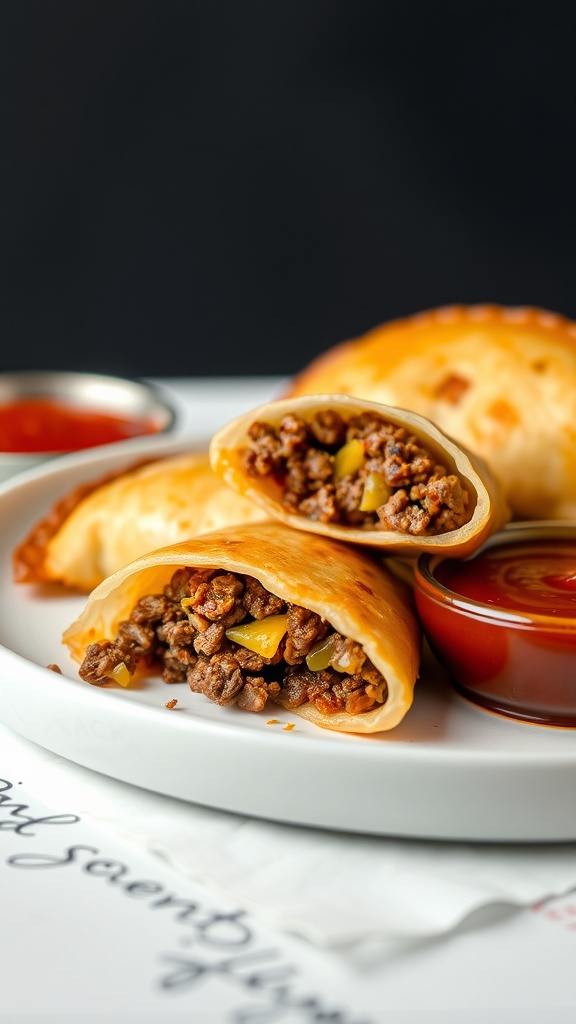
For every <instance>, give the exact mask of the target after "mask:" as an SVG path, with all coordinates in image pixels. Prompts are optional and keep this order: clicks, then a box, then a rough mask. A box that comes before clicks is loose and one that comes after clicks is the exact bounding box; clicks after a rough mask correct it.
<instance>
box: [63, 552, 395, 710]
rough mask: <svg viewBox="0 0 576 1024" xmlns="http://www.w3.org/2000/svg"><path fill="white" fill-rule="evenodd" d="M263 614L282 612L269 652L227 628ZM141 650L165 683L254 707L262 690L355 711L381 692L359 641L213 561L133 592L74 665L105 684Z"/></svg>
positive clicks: (278, 697)
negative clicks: (127, 609) (126, 610)
mask: <svg viewBox="0 0 576 1024" xmlns="http://www.w3.org/2000/svg"><path fill="white" fill-rule="evenodd" d="M270 615H274V616H279V615H284V616H286V621H285V626H286V629H285V633H284V635H283V637H282V639H281V640H280V643H279V646H278V648H277V650H276V651H275V653H274V654H273V655H272V656H270V657H263V656H262V655H261V654H258V653H255V652H254V651H251V650H249V649H248V648H247V647H244V646H242V645H241V644H239V643H236V642H235V641H233V640H231V639H229V638H228V637H227V636H226V632H227V630H229V629H230V628H231V627H233V626H238V625H243V626H245V625H247V624H250V623H253V622H258V621H260V620H262V619H265V618H267V617H268V616H270ZM319 647H322V649H323V650H324V649H326V650H327V652H328V654H327V655H326V654H325V655H324V660H326V657H329V658H330V660H329V662H328V664H326V665H324V663H322V667H321V668H320V669H319V670H314V669H311V668H310V667H309V666H308V664H307V661H306V659H307V657H309V658H311V659H312V660H313V656H314V653H315V652H317V651H318V649H319ZM311 652H312V654H311ZM316 657H317V655H316ZM142 660H144V661H145V663H146V664H147V665H150V666H152V665H157V664H161V666H162V675H163V678H164V680H165V682H167V683H175V682H183V681H187V682H188V685H189V686H190V689H191V690H192V691H193V692H195V693H203V694H204V695H205V696H206V697H208V698H209V699H210V700H213V701H215V702H216V703H217V704H221V705H228V704H236V705H237V706H238V707H239V708H242V709H243V710H245V711H262V709H263V708H264V706H265V704H266V702H267V700H268V699H269V698H271V699H272V700H273V701H275V702H276V703H277V704H280V705H282V706H283V707H284V708H286V709H288V710H290V709H293V708H297V707H299V706H300V705H301V704H304V703H305V702H307V701H309V702H310V703H312V704H313V705H314V706H315V707H316V708H317V709H318V711H320V712H321V713H322V714H324V715H331V714H335V713H336V712H338V711H346V712H348V714H351V715H358V714H361V713H362V712H364V711H370V710H372V709H373V708H375V707H377V706H378V705H379V704H382V703H384V702H385V700H386V697H387V691H386V683H385V680H384V678H383V676H382V675H381V673H380V672H379V671H378V670H377V669H376V668H375V667H374V665H373V664H372V663H371V661H370V660H369V659H368V658H367V657H366V654H365V653H364V650H363V648H362V647H361V645H360V644H359V643H356V641H354V640H350V639H349V638H346V637H343V636H341V634H340V633H338V632H336V631H335V630H334V629H333V628H332V626H331V625H330V624H329V623H328V622H326V620H325V619H323V618H321V617H320V616H319V615H316V614H315V613H314V612H311V611H308V610H307V609H306V608H301V607H300V606H299V605H295V604H289V603H286V602H284V601H282V600H281V599H280V598H278V597H276V596H275V595H274V594H271V593H270V592H269V591H267V590H266V589H265V588H264V587H263V586H262V585H261V583H259V582H258V580H256V579H254V578H253V577H251V576H243V575H240V574H237V573H231V572H224V571H223V570H219V569H201V570H194V569H189V568H184V569H178V570H177V571H176V572H175V573H174V575H173V577H172V579H171V581H170V583H169V584H168V585H167V586H166V587H165V588H164V592H163V593H162V594H152V595H148V596H146V597H143V598H141V600H140V601H138V604H137V605H136V606H135V608H134V609H133V611H132V614H131V615H130V618H129V619H127V620H126V621H125V622H122V623H120V627H119V629H118V635H117V636H116V639H115V640H113V641H110V640H100V641H98V642H97V643H94V644H91V645H90V646H89V647H88V649H87V651H86V656H85V658H84V661H83V662H82V665H81V666H80V673H79V674H80V677H81V678H82V679H84V680H85V681H86V682H88V683H93V684H95V685H96V686H105V685H107V684H109V683H110V682H114V681H115V680H119V679H120V676H119V673H123V674H126V673H128V674H130V675H132V674H133V673H134V672H135V670H136V668H137V666H138V664H139V662H141V661H142ZM335 666H337V667H335Z"/></svg>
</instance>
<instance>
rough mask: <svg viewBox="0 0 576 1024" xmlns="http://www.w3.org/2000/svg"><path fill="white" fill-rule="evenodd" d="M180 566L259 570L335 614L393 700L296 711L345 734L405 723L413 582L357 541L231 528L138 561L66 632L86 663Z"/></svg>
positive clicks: (411, 670) (273, 527) (315, 607)
mask: <svg viewBox="0 0 576 1024" xmlns="http://www.w3.org/2000/svg"><path fill="white" fill-rule="evenodd" d="M178 566H192V567H206V566H210V567H216V568H221V569H225V570H226V571H228V572H238V573H241V574H245V575H248V576H254V577H256V579H258V580H259V581H260V582H261V583H262V585H263V586H264V587H266V589H267V590H269V591H270V592H271V593H273V594H276V595H277V596H278V597H280V598H282V600H284V601H287V602H290V603H293V604H297V605H300V606H302V607H304V608H307V609H309V610H310V611H313V612H316V613H317V614H318V615H321V616H322V617H323V618H325V619H327V620H328V621H329V622H330V623H331V624H332V625H333V626H334V628H335V629H336V630H338V631H339V632H340V633H341V634H342V635H344V636H347V637H350V638H351V639H353V640H356V641H357V642H358V643H360V644H361V645H362V646H363V648H364V650H365V651H366V653H367V655H368V657H369V658H370V660H371V661H372V662H373V664H374V665H375V666H376V668H377V669H379V671H380V672H381V673H382V675H383V676H384V677H385V679H386V682H387V686H388V697H387V700H386V702H385V704H383V705H380V706H379V707H378V708H376V709H374V710H372V711H368V712H365V713H363V714H360V715H355V716H352V715H349V714H347V713H346V712H338V713H336V714H334V715H322V714H321V713H320V712H319V711H317V710H316V709H315V708H314V707H312V706H311V705H310V704H305V705H302V707H300V708H297V709H296V710H295V711H294V714H298V715H301V716H302V717H304V718H308V719H309V720H310V721H312V722H314V723H315V724H316V725H319V726H322V727H323V728H326V729H334V730H336V731H341V732H359V733H371V732H381V731H384V730H387V729H391V728H393V727H394V726H395V725H397V724H398V723H399V722H400V721H401V720H402V718H403V717H404V715H405V714H406V712H407V710H408V708H409V707H410V705H411V703H412V698H413V692H414V684H415V682H416V678H417V675H418V664H419V655H420V630H419V626H418V623H417V620H416V617H415V614H414V612H413V609H412V601H411V596H410V594H409V591H408V588H407V587H405V586H404V585H403V584H402V583H401V582H400V581H399V580H397V579H395V578H394V577H393V576H392V575H390V574H389V573H387V572H386V570H385V569H383V568H382V567H381V566H380V565H379V564H377V563H376V562H375V561H373V560H372V559H370V558H369V557H367V556H365V555H364V554H363V553H362V552H360V551H358V550H357V549H355V548H352V547H349V546H346V545H344V544H340V543H338V542H336V541H331V540H328V539H327V538H325V537H318V536H313V535H311V534H306V533H303V532H301V531H297V530H291V529H289V528H288V527H286V526H283V525H282V524H281V523H275V522H265V523H261V524H249V525H246V526H238V527H230V528H228V529H225V530H218V531H216V532H214V533H209V534H205V535H204V536H202V537H197V538H195V539H194V540H190V541H187V542H183V543H180V544H173V545H170V546H169V547H165V548H162V549H160V550H159V551H155V552H152V553H151V554H148V555H145V556H143V557H141V558H138V559H136V561H134V562H132V563H131V564H130V565H128V566H125V567H124V568H123V569H121V570H120V571H119V572H117V573H115V574H114V575H113V576H111V577H110V578H109V579H107V580H105V581H104V582H103V583H102V584H101V585H100V586H99V587H97V588H96V590H94V591H93V593H92V594H91V595H90V597H89V599H88V602H87V604H86V607H85V609H84V611H83V613H82V615H81V616H80V618H79V619H77V620H76V622H74V623H73V624H72V625H71V626H70V627H69V628H68V629H67V630H66V632H65V633H64V636H63V641H64V643H65V644H66V645H67V646H68V648H69V650H70V652H71V654H72V656H73V657H74V658H75V659H76V660H77V661H81V660H82V658H83V656H84V653H85V650H86V647H87V646H88V644H90V643H93V642H95V641H98V640H102V639H112V638H113V637H114V636H115V634H116V630H117V626H118V624H119V622H121V621H122V620H123V619H126V618H127V617H128V616H129V614H130V611H131V610H132V608H133V607H134V605H135V604H136V602H137V601H138V600H139V599H140V598H141V597H142V596H144V595H145V594H150V593H157V592H161V591H162V588H163V586H164V585H165V584H166V583H168V582H169V580H170V578H171V576H172V573H173V572H174V570H175V569H176V568H177V567H178Z"/></svg>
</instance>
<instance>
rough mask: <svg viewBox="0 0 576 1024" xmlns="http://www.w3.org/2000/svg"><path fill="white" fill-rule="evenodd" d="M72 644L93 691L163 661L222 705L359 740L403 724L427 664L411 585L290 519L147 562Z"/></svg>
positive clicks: (172, 676) (130, 570)
mask: <svg viewBox="0 0 576 1024" xmlns="http://www.w3.org/2000/svg"><path fill="white" fill-rule="evenodd" d="M63 639H64V643H65V644H66V645H67V646H68V648H69V650H70V652H71V654H72V656H73V658H74V659H75V660H76V661H78V662H80V663H81V665H80V669H79V673H80V676H81V678H83V679H84V680H85V681H86V682H89V683H93V684H96V685H99V686H107V685H113V684H114V683H117V684H120V685H128V686H129V684H130V679H131V677H132V675H133V674H134V673H135V672H137V671H138V670H139V668H140V667H141V666H142V665H146V666H148V667H149V666H150V665H151V664H152V665H154V664H155V665H157V667H158V669H159V670H161V671H162V674H163V677H164V679H165V681H166V682H169V683H177V682H185V681H186V682H188V685H189V686H190V688H191V689H192V690H193V691H194V692H195V693H198V694H203V695H204V697H206V698H208V699H210V700H213V701H215V702H216V703H217V704H220V705H223V706H227V705H235V706H236V707H237V708H238V709H239V710H243V711H263V710H264V708H265V706H266V705H267V704H268V714H269V712H270V708H274V705H280V706H281V707H284V708H285V709H287V710H289V711H290V713H291V714H292V713H294V714H297V715H300V716H301V717H304V718H307V719H309V720H310V721H312V722H314V723H315V724H316V725H319V726H322V727H323V728H326V729H334V730H338V731H343V732H358V733H372V732H380V731H384V730H387V729H391V728H393V727H394V726H396V725H397V724H398V723H399V722H400V721H401V720H402V718H403V717H404V715H405V714H406V712H407V710H408V708H409V707H410V705H411V703H412V699H413V692H414V684H415V681H416V678H417V674H418V665H419V656H420V629H419V625H418V622H417V619H416V617H415V614H414V611H413V607H412V599H411V594H410V591H409V588H408V587H405V586H404V585H403V584H402V583H400V582H399V581H398V580H397V579H395V578H394V577H393V576H392V575H391V574H389V573H388V572H387V571H386V570H385V569H384V568H383V567H382V566H381V565H380V564H378V563H377V562H376V561H375V560H374V559H372V558H371V557H369V556H368V555H366V554H365V553H363V552H362V551H360V550H359V549H357V548H353V547H351V546H349V545H344V544H341V543H339V542H337V541H333V540H329V539H328V538H326V537H319V536H314V535H312V534H309V533H304V532H302V531H299V530H291V529H289V528H288V527H286V526H284V525H283V524H281V523H277V522H264V523H260V524H258V523H254V524H249V525H245V526H238V527H230V528H227V529H225V530H218V531H215V532H213V533H209V534H205V535H203V536H201V537H197V538H195V539H194V540H190V541H186V542H182V543H180V544H174V545H170V546H168V547H164V548H161V549H160V550H158V551H155V552H152V553H150V554H148V555H145V556H143V557H141V558H138V559H136V560H135V561H134V562H132V563H131V564H130V565H127V566H125V567H124V568H122V569H121V570H120V571H119V572H117V573H115V574H114V575H113V576H111V577H110V578H109V579H107V580H105V581H104V582H103V583H102V584H100V586H99V587H97V588H96V590H94V591H93V593H92V594H91V595H90V597H89V599H88V602H87V604H86V607H85V609H84V611H83V613H82V614H81V616H80V617H79V619H77V621H76V622H74V623H73V624H72V625H71V626H70V627H69V628H68V629H67V630H66V632H65V633H64V637H63Z"/></svg>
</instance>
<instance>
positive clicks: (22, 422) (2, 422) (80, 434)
mask: <svg viewBox="0 0 576 1024" xmlns="http://www.w3.org/2000/svg"><path fill="white" fill-rule="evenodd" d="M158 429H159V428H158V426H157V424H156V423H154V421H153V420H151V419H149V418H144V417H124V416H116V415H112V414H110V413H105V412H97V411H94V410H87V409H83V408H79V407H78V406H74V405H72V404H70V405H69V404H66V403H64V402H60V401H57V400H55V399H50V398H22V399H18V400H17V401H14V402H10V403H9V404H6V405H1V406H0V451H3V452H26V453H28V452H51V453H58V452H72V451H79V450H80V449H82V448H94V447H95V446H96V445H100V444H110V443H111V442H113V441H123V440H126V439H127V438H129V437H138V436H139V435H141V434H154V433H156V432H157V431H158Z"/></svg>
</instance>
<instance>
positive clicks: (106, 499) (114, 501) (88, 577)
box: [13, 452, 266, 591]
mask: <svg viewBox="0 0 576 1024" xmlns="http://www.w3.org/2000/svg"><path fill="white" fill-rule="evenodd" d="M265 518H266V516H265V514H264V513H263V512H262V511H261V510H260V509H259V508H258V507H257V506H256V505H254V504H253V503H252V502H250V501H248V500H246V499H244V498H241V497H239V496H238V495H236V494H234V493H233V492H232V491H231V490H230V489H229V488H228V487H226V486H225V485H224V484H223V483H222V481H221V480H220V479H219V478H218V477H217V476H216V475H215V474H214V473H213V472H212V470H211V469H210V464H209V461H208V456H207V454H206V453H204V452H186V453H183V454H180V455H173V456H170V457H164V458H160V459H156V460H155V461H153V462H149V463H147V464H146V465H140V466H138V467H136V468H131V469H127V470H126V471H125V472H123V473H119V474H115V475H114V476H113V478H111V479H107V480H106V481H104V482H101V483H99V482H98V481H95V483H94V485H90V484H89V483H88V484H84V485H82V486H81V487H80V488H79V489H75V490H74V491H72V492H71V493H70V494H68V495H64V496H63V498H62V499H61V501H60V502H58V503H57V505H56V506H55V507H54V508H53V509H51V510H50V512H49V513H48V515H47V516H45V517H44V518H43V519H42V520H40V521H39V522H38V523H36V525H35V526H34V528H33V529H32V531H31V532H30V534H29V535H28V536H27V537H26V538H25V539H24V540H23V541H22V543H21V544H20V545H19V546H18V548H17V549H16V550H15V551H14V554H13V566H14V576H15V579H16V581H17V582H20V583H41V582H44V583H45V582H51V583H64V584H66V585H67V586H72V587H77V588H78V589H80V590H86V591H89V590H92V588H93V587H95V586H97V585H98V583H101V581H102V580H103V579H105V578H106V577H107V576H109V575H110V573H112V572H115V571H116V569H119V568H120V567H121V566H122V565H124V564H125V563H126V562H129V561H131V560H132V559H133V558H137V557H138V555H143V554H146V552H148V551H152V550H153V549H154V548H158V547H161V546H162V545H164V544H171V543H174V542H176V541H179V540H183V539H184V538H188V537H194V536H197V535H198V534H200V533H207V532H208V531H209V530H215V529H217V528H218V527H221V526H226V525H227V524H228V523H244V522H246V523H248V522H259V521H261V520H262V519H265Z"/></svg>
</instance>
